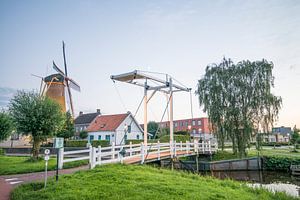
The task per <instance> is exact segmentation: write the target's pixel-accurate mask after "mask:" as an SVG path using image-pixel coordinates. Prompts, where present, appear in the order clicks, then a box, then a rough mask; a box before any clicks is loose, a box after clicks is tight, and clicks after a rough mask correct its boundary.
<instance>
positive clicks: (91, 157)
mask: <svg viewBox="0 0 300 200" xmlns="http://www.w3.org/2000/svg"><path fill="white" fill-rule="evenodd" d="M89 156H90V160H89V166H90V169H92V163H93V147H92V145H90V146H89Z"/></svg>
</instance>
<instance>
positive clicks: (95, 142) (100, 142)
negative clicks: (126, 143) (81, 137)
mask: <svg viewBox="0 0 300 200" xmlns="http://www.w3.org/2000/svg"><path fill="white" fill-rule="evenodd" d="M109 145H110V144H109V141H108V140H93V141H92V146H93V147H98V146H101V147H108V146H109Z"/></svg>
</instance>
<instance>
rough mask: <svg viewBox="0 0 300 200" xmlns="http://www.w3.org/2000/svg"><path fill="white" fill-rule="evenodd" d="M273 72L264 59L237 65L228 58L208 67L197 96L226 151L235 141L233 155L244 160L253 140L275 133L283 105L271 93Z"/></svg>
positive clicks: (269, 63)
mask: <svg viewBox="0 0 300 200" xmlns="http://www.w3.org/2000/svg"><path fill="white" fill-rule="evenodd" d="M272 69H273V63H272V62H268V61H267V60H264V59H263V60H262V61H255V62H251V61H249V60H246V61H241V62H239V63H237V64H234V63H233V62H232V61H231V60H230V59H225V58H224V59H223V60H222V62H221V63H219V64H211V65H209V66H207V67H206V73H205V75H204V77H203V78H202V79H200V80H199V81H198V86H197V91H196V94H197V95H198V97H199V103H200V106H203V110H204V112H207V114H208V117H209V120H210V122H211V123H212V131H213V132H214V133H215V134H216V135H217V138H218V142H219V144H220V146H221V148H222V150H223V149H224V142H225V140H231V141H232V148H233V152H234V153H235V154H237V155H239V156H240V157H244V156H245V154H246V148H247V146H248V145H249V144H250V139H251V136H255V134H257V133H258V131H263V132H265V133H267V132H269V131H270V130H271V128H272V125H273V123H274V121H275V120H276V119H277V116H278V112H279V110H280V108H281V104H282V99H281V97H280V96H274V95H273V94H272V93H271V89H272V88H273V87H274V76H273V74H272Z"/></svg>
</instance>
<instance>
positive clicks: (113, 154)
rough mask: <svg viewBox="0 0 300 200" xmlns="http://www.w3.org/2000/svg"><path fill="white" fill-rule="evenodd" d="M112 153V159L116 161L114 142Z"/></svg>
mask: <svg viewBox="0 0 300 200" xmlns="http://www.w3.org/2000/svg"><path fill="white" fill-rule="evenodd" d="M111 151H112V156H111V159H112V160H114V159H115V143H114V142H113V143H112V145H111Z"/></svg>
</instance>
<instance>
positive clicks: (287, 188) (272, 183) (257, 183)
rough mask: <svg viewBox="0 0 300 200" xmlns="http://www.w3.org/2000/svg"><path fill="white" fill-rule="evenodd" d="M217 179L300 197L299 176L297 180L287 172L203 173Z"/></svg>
mask: <svg viewBox="0 0 300 200" xmlns="http://www.w3.org/2000/svg"><path fill="white" fill-rule="evenodd" d="M201 174H202V175H210V176H214V177H216V178H219V179H226V178H229V179H233V180H237V181H245V182H248V185H249V186H251V187H263V188H266V189H268V190H270V191H273V192H274V191H280V192H286V193H287V194H289V195H292V196H295V197H300V176H299V177H298V178H297V177H295V176H292V175H290V174H289V173H287V172H275V171H227V172H224V171H220V172H203V173H201Z"/></svg>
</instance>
